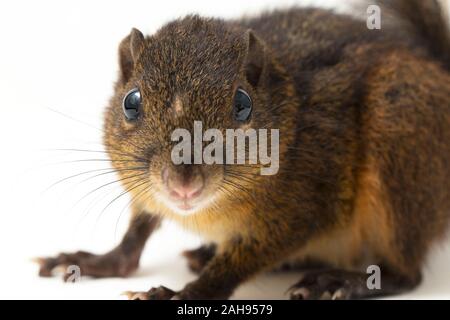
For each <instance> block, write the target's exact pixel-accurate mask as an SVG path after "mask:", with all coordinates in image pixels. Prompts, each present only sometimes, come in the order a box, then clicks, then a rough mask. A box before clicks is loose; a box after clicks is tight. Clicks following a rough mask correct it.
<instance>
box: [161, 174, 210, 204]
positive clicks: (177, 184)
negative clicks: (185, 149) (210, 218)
mask: <svg viewBox="0 0 450 320" xmlns="http://www.w3.org/2000/svg"><path fill="white" fill-rule="evenodd" d="M162 177H163V181H164V183H165V185H166V187H167V190H168V192H169V196H170V197H171V198H173V199H175V200H192V199H194V198H197V197H198V196H200V194H201V193H202V191H203V189H204V186H205V182H204V177H203V174H202V172H201V170H200V168H194V167H193V166H192V165H184V166H181V167H179V168H178V167H177V168H164V169H163V171H162Z"/></svg>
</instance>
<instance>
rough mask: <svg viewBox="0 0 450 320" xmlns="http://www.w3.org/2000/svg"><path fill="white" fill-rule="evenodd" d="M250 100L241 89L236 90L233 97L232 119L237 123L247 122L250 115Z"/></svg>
mask: <svg viewBox="0 0 450 320" xmlns="http://www.w3.org/2000/svg"><path fill="white" fill-rule="evenodd" d="M252 108H253V104H252V99H251V98H250V96H249V95H248V93H247V92H245V91H244V90H242V89H240V88H239V89H237V90H236V94H235V95H234V118H235V119H236V120H237V121H247V120H248V119H249V118H250V115H251V113H252Z"/></svg>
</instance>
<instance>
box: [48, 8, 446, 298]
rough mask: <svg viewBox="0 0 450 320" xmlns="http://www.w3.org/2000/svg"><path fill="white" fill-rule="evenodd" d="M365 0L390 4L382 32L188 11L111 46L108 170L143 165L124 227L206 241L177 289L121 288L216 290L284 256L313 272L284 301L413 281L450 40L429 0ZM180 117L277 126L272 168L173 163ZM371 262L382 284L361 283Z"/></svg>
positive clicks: (307, 18)
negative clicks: (237, 104) (243, 99)
mask: <svg viewBox="0 0 450 320" xmlns="http://www.w3.org/2000/svg"><path fill="white" fill-rule="evenodd" d="M379 3H380V5H382V8H383V10H386V12H388V11H392V12H393V13H394V14H393V16H392V17H391V18H390V20H388V19H387V21H389V22H390V23H386V25H385V26H384V25H383V26H382V29H381V30H369V29H367V26H366V23H365V21H362V20H359V19H356V18H353V17H350V16H347V15H340V14H336V13H333V12H331V11H328V10H322V9H308V8H306V9H305V8H298V9H296V8H293V9H289V10H284V11H275V12H272V13H268V14H265V15H262V16H260V17H256V18H247V19H241V20H232V21H223V20H219V19H204V18H200V17H198V16H188V17H186V18H183V19H180V20H176V21H173V22H171V23H169V24H167V25H166V26H164V27H163V28H162V29H160V30H159V31H158V32H157V33H155V34H154V35H152V36H148V37H146V38H145V37H144V36H143V35H142V34H141V33H140V32H139V31H138V30H133V31H132V33H131V34H130V36H128V37H127V38H125V39H124V40H123V41H122V43H121V45H120V49H119V57H120V61H119V62H120V67H121V71H120V75H119V80H118V82H117V84H116V87H115V94H114V96H113V97H112V99H111V102H110V105H109V107H108V109H107V111H106V113H105V132H106V134H105V137H104V141H105V146H106V148H107V150H108V151H109V152H110V156H111V159H112V163H113V166H114V167H115V168H117V169H121V168H124V167H128V168H130V166H131V164H128V163H127V162H125V161H131V162H133V161H135V162H136V167H137V166H138V165H140V164H141V163H144V166H148V168H149V169H148V171H145V173H146V177H147V178H146V180H145V181H144V182H143V186H142V187H141V186H139V184H138V185H137V186H136V183H135V184H134V185H133V181H132V180H129V181H125V182H124V187H125V189H126V190H128V192H129V193H130V194H131V195H132V199H133V200H132V210H133V212H134V215H133V219H132V222H131V227H130V230H134V231H133V232H134V233H129V234H127V235H128V236H129V235H130V234H131V235H135V234H137V233H136V230H137V229H139V228H137V227H136V223H137V225H138V226H140V225H141V224H143V225H144V226H145V225H146V223H148V221H152V225H151V229H152V230H153V227H155V226H156V222H155V221H159V220H160V219H162V218H168V219H172V220H174V221H177V222H178V223H179V224H180V225H182V226H184V227H185V228H187V229H189V230H191V231H194V232H196V233H198V234H201V235H202V236H203V237H204V238H205V239H207V240H208V241H210V242H213V243H214V244H212V245H210V246H206V247H202V248H200V249H199V250H197V251H192V252H187V253H186V256H187V257H188V258H189V259H190V266H191V267H192V269H195V270H197V271H199V272H200V276H199V278H198V279H197V280H196V281H194V282H192V283H190V284H188V285H187V286H186V287H185V288H184V289H183V290H181V291H180V292H174V291H172V290H170V289H167V288H165V287H159V288H156V289H151V290H150V291H148V292H144V293H130V297H131V298H137V299H166V298H180V299H201V298H228V297H229V296H230V295H231V294H232V293H233V291H234V289H235V288H236V287H237V286H238V285H239V284H240V283H242V282H244V281H246V280H247V279H249V278H250V277H252V276H254V275H256V274H257V273H259V272H261V271H263V270H268V269H272V268H274V267H276V266H280V265H284V266H286V263H289V264H290V265H294V264H295V265H300V266H303V265H309V264H311V263H313V264H316V263H317V264H320V265H324V266H326V267H327V268H326V269H325V270H326V271H323V269H317V270H316V271H314V272H307V273H306V275H305V277H303V278H302V280H300V281H299V282H298V283H297V284H295V285H294V286H293V289H292V290H291V298H294V299H303V298H310V299H316V298H337V299H339V298H364V297H371V296H377V295H386V294H395V293H400V292H403V291H407V290H410V289H412V288H414V287H415V286H417V285H418V284H419V283H420V280H421V268H422V266H423V264H424V261H425V259H426V256H427V254H428V252H429V251H430V248H431V246H432V245H433V244H434V243H436V242H438V241H439V240H441V239H443V238H444V236H445V233H446V230H447V227H448V222H449V218H450V217H449V215H450V188H449V184H448V180H449V178H450V164H449V161H450V144H449V141H450V72H449V70H450V58H449V57H450V37H449V34H448V31H447V29H446V26H445V20H444V19H443V17H442V11H441V10H440V8H439V6H438V4H437V2H435V1H431V0H430V1H403V0H393V1H380V2H379ZM134 87H138V88H139V90H140V94H141V96H142V99H143V100H142V101H143V102H142V113H143V116H142V117H141V118H138V119H137V120H136V121H134V122H130V121H127V120H126V119H124V116H123V114H122V109H121V105H122V101H123V97H124V96H125V95H126V93H127V92H129V90H131V89H133V88H134ZM238 88H243V89H245V91H246V92H248V93H249V95H250V97H251V99H252V102H253V111H252V115H251V119H250V120H249V121H248V122H246V123H243V124H242V123H237V122H236V121H233V119H232V116H231V115H232V113H231V105H232V101H233V95H234V94H235V92H236V90H237V89H238ZM194 121H202V123H203V126H204V127H205V128H219V129H223V130H224V129H226V128H269V129H270V128H279V129H280V146H279V152H280V164H279V172H278V173H277V174H276V175H274V176H262V175H259V174H258V172H259V169H260V166H259V165H253V166H248V165H242V166H240V165H236V166H227V165H210V166H207V165H199V166H195V165H182V166H173V165H172V164H170V150H171V147H172V146H173V142H172V141H170V133H171V132H172V131H173V130H174V129H176V128H179V127H182V128H186V129H187V130H192V126H193V123H194ZM130 159H131V160H130ZM133 159H134V160H133ZM121 161H123V162H121ZM136 172H138V173H139V169H136ZM136 172H133V171H132V170H131V172H125V171H121V172H120V173H119V174H120V176H121V177H123V178H124V179H131V178H132V177H133V174H134V175H136ZM141 181H142V180H139V179H138V183H139V182H141ZM180 181H181V182H180ZM172 182H173V186H175V187H173V188H172V189H171V187H170V186H171V183H172ZM193 185H196V186H197V185H200V186H201V188H200V187H199V188H200V190H201V191H202V195H200V196H199V199H200V200H199V202H198V203H199V205H198V209H195V210H194V211H193V212H192V214H180V210H178V209H176V208H175V207H174V206H173V205H172V204H168V202H169V201H170V200H168V199H169V198H170V196H167V194H166V193H167V190H166V189H167V188H168V189H169V191H170V190H172V191H174V190H175V191H176V192H178V194H183V195H185V198H184V199H186V197H189V195H190V193H189V192H190V191H192V190H191V189H192V188H194V187H192V186H193ZM217 185H219V187H217ZM180 186H181V187H180ZM186 186H189V187H192V188H191V189H189V190H187V189H186ZM146 188H147V189H146ZM177 188H178V189H177ZM180 188H181V189H180ZM180 190H181V191H180ZM203 194H204V198H202V197H203ZM174 208H175V209H174ZM144 217H147V218H148V217H150V218H148V219H147V218H144ZM145 219H147V220H145ZM136 221H137V222H136ZM146 221H147V222H146ZM133 226H135V227H134V229H133ZM142 228H143V229H144V230H145V232H144V233H145V234H146V235H149V234H150V233H151V232H150V231H149V228H148V227H142ZM127 235H126V237H125V238H127ZM138 238H139V239H140V237H138ZM138 243H139V245H136V246H135V248H134V249H132V248H133V246H131V249H130V246H128V247H127V248H128V249H127V252H128V251H130V252H138V253H139V254H138V255H137V256H138V257H139V255H140V252H141V251H142V247H143V243H145V241H138ZM121 245H122V244H121ZM119 248H123V246H122V247H120V245H119ZM133 250H134V251H133ZM119 251H120V250H119ZM122 251H123V250H122ZM124 256H127V254H126V253H124V254H123V255H122V256H121V258H120V259H119V260H120V261H122V260H126V259H125V258H124ZM133 257H136V254H135V253H134V255H133ZM66 259H67V257H66ZM70 259H72V260H77V261H78V262H80V261H79V260H80V257H79V256H70V258H69V260H70ZM91 259H92V258H91ZM96 259H104V258H102V256H96ZM109 259H111V257H109ZM117 259H118V258H116V260H117ZM137 259H138V258H137ZM72 260H70V261H72ZM116 260H114V261H116ZM135 260H136V258H135ZM135 260H133V261H135ZM135 262H136V261H135ZM52 263H53V264H51V263H47V265H45V263H44V266H47V269H49V266H53V265H54V264H58V262H57V261H54V260H53V261H52ZM80 263H81V264H82V261H81V262H80ZM115 263H116V264H117V263H118V262H117V261H116V262H115ZM373 264H375V265H378V266H380V268H381V272H382V281H383V283H382V289H381V290H370V289H368V288H367V287H366V285H365V284H366V282H365V280H366V277H367V275H366V273H365V270H366V268H367V267H368V266H369V265H373ZM135 265H136V263H134V264H133V267H135ZM121 266H122V265H121ZM44 269H45V268H44ZM47 269H45V270H46V271H47V273H48V270H47ZM129 269H130V270H132V269H133V268H129ZM126 270H128V269H126ZM321 270H322V271H321ZM130 272H131V271H130ZM43 273H45V272H43ZM125 274H128V272H125ZM96 275H97V276H102V275H103V274H102V273H101V272H99V271H97V274H96ZM108 275H109V274H108Z"/></svg>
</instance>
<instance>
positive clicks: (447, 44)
mask: <svg viewBox="0 0 450 320" xmlns="http://www.w3.org/2000/svg"><path fill="white" fill-rule="evenodd" d="M378 3H379V4H380V5H381V7H382V8H385V9H387V10H389V11H392V12H393V14H394V15H395V17H396V18H397V19H400V20H402V22H404V23H406V25H407V26H408V28H411V30H412V31H413V32H414V33H415V34H416V36H417V38H418V39H419V40H420V41H421V42H422V43H424V44H425V45H426V46H427V48H428V50H429V52H430V53H431V54H432V55H433V56H434V57H435V58H436V59H439V60H440V61H442V63H444V65H445V66H446V67H447V69H449V70H450V29H449V17H448V14H447V13H446V10H444V8H443V7H442V6H441V5H440V3H439V1H438V0H378ZM443 4H444V5H448V2H446V1H443ZM446 9H447V8H446Z"/></svg>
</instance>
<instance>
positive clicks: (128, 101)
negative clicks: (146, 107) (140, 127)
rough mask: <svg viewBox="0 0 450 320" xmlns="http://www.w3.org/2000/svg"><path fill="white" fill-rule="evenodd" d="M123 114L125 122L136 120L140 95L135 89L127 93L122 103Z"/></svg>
mask: <svg viewBox="0 0 450 320" xmlns="http://www.w3.org/2000/svg"><path fill="white" fill-rule="evenodd" d="M122 108H123V113H124V114H125V117H126V118H127V120H136V119H137V118H138V116H139V112H140V110H141V93H140V92H139V89H137V88H135V89H133V90H131V91H129V92H128V93H127V94H126V96H125V98H124V99H123V102H122Z"/></svg>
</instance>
